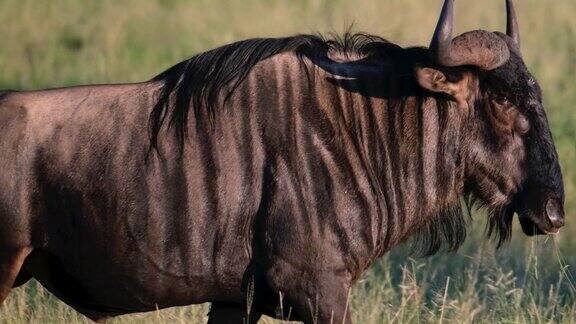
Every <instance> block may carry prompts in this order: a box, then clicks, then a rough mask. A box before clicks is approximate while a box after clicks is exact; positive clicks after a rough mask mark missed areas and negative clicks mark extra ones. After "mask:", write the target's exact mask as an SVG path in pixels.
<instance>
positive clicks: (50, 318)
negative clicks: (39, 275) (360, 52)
mask: <svg viewBox="0 0 576 324" xmlns="http://www.w3.org/2000/svg"><path fill="white" fill-rule="evenodd" d="M517 2H518V7H519V8H518V10H519V14H520V18H521V23H522V31H523V48H524V55H525V59H526V61H527V63H528V65H529V66H530V68H531V70H532V71H533V72H534V74H535V75H536V76H537V78H538V79H539V80H540V82H541V84H542V86H543V88H544V92H545V94H546V104H547V109H548V114H549V118H550V122H551V125H552V130H553V133H554V136H555V139H556V143H557V148H558V151H559V154H560V158H561V162H562V167H563V172H564V177H565V186H566V193H567V204H566V209H567V217H568V226H567V228H566V229H565V230H564V231H563V233H562V234H561V235H559V236H558V237H557V238H556V239H555V240H552V239H544V238H539V239H527V238H525V237H523V235H522V234H521V233H520V232H519V231H516V232H515V237H514V239H513V242H512V243H511V244H510V245H509V246H508V247H506V248H505V249H504V250H502V251H500V252H498V253H495V252H494V248H493V246H492V245H491V244H490V243H488V242H485V241H483V239H482V236H481V234H482V231H483V215H482V214H478V215H476V220H477V221H476V223H475V224H474V226H473V227H472V228H471V230H470V232H471V235H470V238H469V239H468V241H467V243H466V244H465V246H464V247H463V248H462V250H461V251H460V252H459V253H457V254H454V255H439V256H436V257H433V258H430V259H425V260H421V259H420V260H412V259H409V258H408V256H407V253H406V252H405V251H403V250H402V249H400V250H398V251H394V252H393V253H392V254H391V255H389V256H388V257H386V258H385V260H382V262H380V263H379V264H377V265H375V266H374V267H373V269H372V270H371V271H370V272H369V273H367V275H366V277H365V278H364V279H363V280H362V281H361V282H360V283H359V284H358V285H357V287H356V288H355V290H354V292H353V295H352V298H351V311H352V314H353V317H354V319H355V320H356V322H357V323H383V322H385V323H388V322H390V323H392V322H395V323H405V322H406V323H410V322H423V321H424V322H455V323H460V322H465V323H466V322H486V323H492V322H505V323H517V322H537V323H549V322H554V323H555V322H560V323H574V322H575V321H576V320H575V319H576V304H575V300H576V298H575V296H576V295H575V294H576V290H575V286H574V284H575V283H574V279H573V276H576V271H575V270H574V269H572V267H573V266H575V265H576V255H575V254H574V253H573V252H572V251H575V250H576V221H575V220H574V218H575V217H574V216H575V215H576V199H575V198H574V194H575V193H576V108H575V107H573V106H574V105H576V91H574V90H575V89H576V20H574V15H575V14H576V1H574V0H554V1H542V0H522V1H517ZM440 3H441V0H433V1H431V0H430V1H422V0H359V1H347V0H346V1H345V0H291V1H281V0H221V1H215V0H190V1H185V0H146V1H144V0H122V1H118V0H115V1H113V0H99V1H89V0H52V1H40V0H0V21H2V42H1V44H2V45H1V46H0V88H17V89H31V88H43V87H55V86H65V85H72V84H79V83H108V82H128V81H139V80H144V79H148V78H150V77H152V76H153V75H155V74H157V73H159V72H161V71H162V70H164V69H165V68H167V67H168V66H170V65H172V64H175V63H177V62H178V61H180V60H182V59H184V58H186V57H188V56H190V55H192V54H193V53H195V52H198V51H202V50H206V49H209V48H212V47H214V46H217V45H221V44H224V43H228V42H231V41H234V40H239V39H243V38H247V37H254V36H281V35H289V34H294V33H315V32H320V31H321V32H334V31H336V32H338V31H343V30H345V29H346V28H347V27H348V26H349V25H351V24H354V26H355V29H357V30H361V31H366V32H371V33H375V34H379V35H383V36H386V37H387V38H388V39H390V40H391V41H394V42H397V43H399V44H401V45H404V46H409V45H426V44H427V42H428V40H429V37H430V34H431V32H432V29H433V26H434V23H435V20H436V18H437V17H436V14H437V12H438V10H439V7H440ZM502 9H503V1H501V0H491V1H473V0H459V1H457V29H458V30H459V31H463V30H468V29H473V28H480V27H481V28H485V29H489V30H497V29H498V30H502V29H503V26H504V22H505V19H504V13H503V10H502ZM206 312H207V306H206V305H202V306H194V307H184V308H175V309H169V310H163V311H159V312H154V313H149V314H143V315H132V316H125V317H121V318H119V319H116V320H114V322H115V323H116V322H117V323H136V322H137V323H200V322H202V321H205V314H206ZM263 321H264V322H268V323H270V322H272V321H271V320H269V319H263ZM30 322H31V323H86V319H85V318H83V317H81V316H80V315H78V314H76V313H74V312H73V311H72V310H71V309H70V308H68V307H67V306H66V305H64V304H62V303H61V302H59V301H57V300H56V299H55V298H53V297H52V296H50V295H49V294H48V293H47V292H46V291H45V290H43V289H42V288H41V287H40V286H39V285H37V284H36V283H34V282H33V283H30V284H28V285H26V286H25V287H22V288H19V289H17V290H15V291H14V292H13V294H12V295H11V296H10V298H9V299H8V300H7V302H6V303H5V304H4V305H3V307H2V308H0V323H30Z"/></svg>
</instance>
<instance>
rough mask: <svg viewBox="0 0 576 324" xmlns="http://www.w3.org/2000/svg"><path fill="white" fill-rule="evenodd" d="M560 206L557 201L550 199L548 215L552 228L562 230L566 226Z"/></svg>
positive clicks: (547, 205)
mask: <svg viewBox="0 0 576 324" xmlns="http://www.w3.org/2000/svg"><path fill="white" fill-rule="evenodd" d="M562 214H563V213H562V210H561V208H560V205H559V204H558V202H557V201H556V200H555V199H549V200H548V202H547V203H546V215H547V216H548V219H549V220H550V223H552V226H554V227H556V228H560V227H562V226H564V216H563V215H562Z"/></svg>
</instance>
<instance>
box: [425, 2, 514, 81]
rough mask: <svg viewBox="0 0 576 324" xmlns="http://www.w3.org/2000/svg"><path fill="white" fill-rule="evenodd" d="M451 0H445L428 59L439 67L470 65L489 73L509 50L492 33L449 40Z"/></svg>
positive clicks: (452, 5) (471, 33)
mask: <svg viewBox="0 0 576 324" xmlns="http://www.w3.org/2000/svg"><path fill="white" fill-rule="evenodd" d="M453 26H454V0H445V1H444V6H443V7H442V13H441V14H440V19H439V20H438V25H437V26H436V30H435V31H434V36H433V37H432V42H431V43H430V55H431V57H432V59H433V60H434V61H435V62H436V63H437V64H440V65H443V66H462V65H474V66H477V67H479V68H481V69H484V70H493V69H496V68H498V67H500V66H502V65H503V64H504V63H506V62H507V61H508V59H509V58H510V50H509V49H508V45H506V42H505V41H504V40H503V39H502V38H500V37H499V36H498V35H496V34H494V33H490V32H487V31H484V30H475V31H471V32H467V33H464V34H462V35H460V36H458V37H456V38H455V39H454V40H452V29H453Z"/></svg>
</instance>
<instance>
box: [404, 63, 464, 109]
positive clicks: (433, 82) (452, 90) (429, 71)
mask: <svg viewBox="0 0 576 324" xmlns="http://www.w3.org/2000/svg"><path fill="white" fill-rule="evenodd" d="M415 74H416V81H417V82H418V84H420V86H421V87H422V88H424V89H426V90H428V91H431V92H436V93H444V94H447V95H449V96H450V97H452V98H453V99H454V100H456V102H458V104H459V105H466V104H467V102H466V98H467V97H468V94H467V93H466V92H467V90H468V89H467V87H466V86H465V85H463V84H461V83H462V80H460V81H449V80H448V78H447V77H446V75H445V74H444V72H442V71H440V70H437V69H434V68H429V67H416V68H415Z"/></svg>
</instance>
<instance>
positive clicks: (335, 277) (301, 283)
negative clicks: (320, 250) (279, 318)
mask: <svg viewBox="0 0 576 324" xmlns="http://www.w3.org/2000/svg"><path fill="white" fill-rule="evenodd" d="M346 277H347V276H345V275H339V274H334V273H315V272H313V273H308V274H307V273H306V272H305V271H298V270H296V269H290V267H289V266H286V267H278V268H276V269H274V270H273V271H271V272H270V274H269V276H268V278H269V282H270V285H271V286H272V287H274V288H276V289H277V291H280V292H281V293H282V296H283V297H284V298H283V300H284V302H285V303H284V304H285V305H290V307H293V308H294V309H293V311H295V312H296V313H297V315H299V317H300V318H302V320H303V321H304V323H307V324H308V323H309V324H351V323H352V320H351V317H350V311H349V309H348V301H349V291H350V287H351V284H350V282H349V280H348V279H347V278H346ZM284 311H285V314H284V318H286V315H287V314H286V307H285V308H284ZM292 313H293V312H292Z"/></svg>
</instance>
